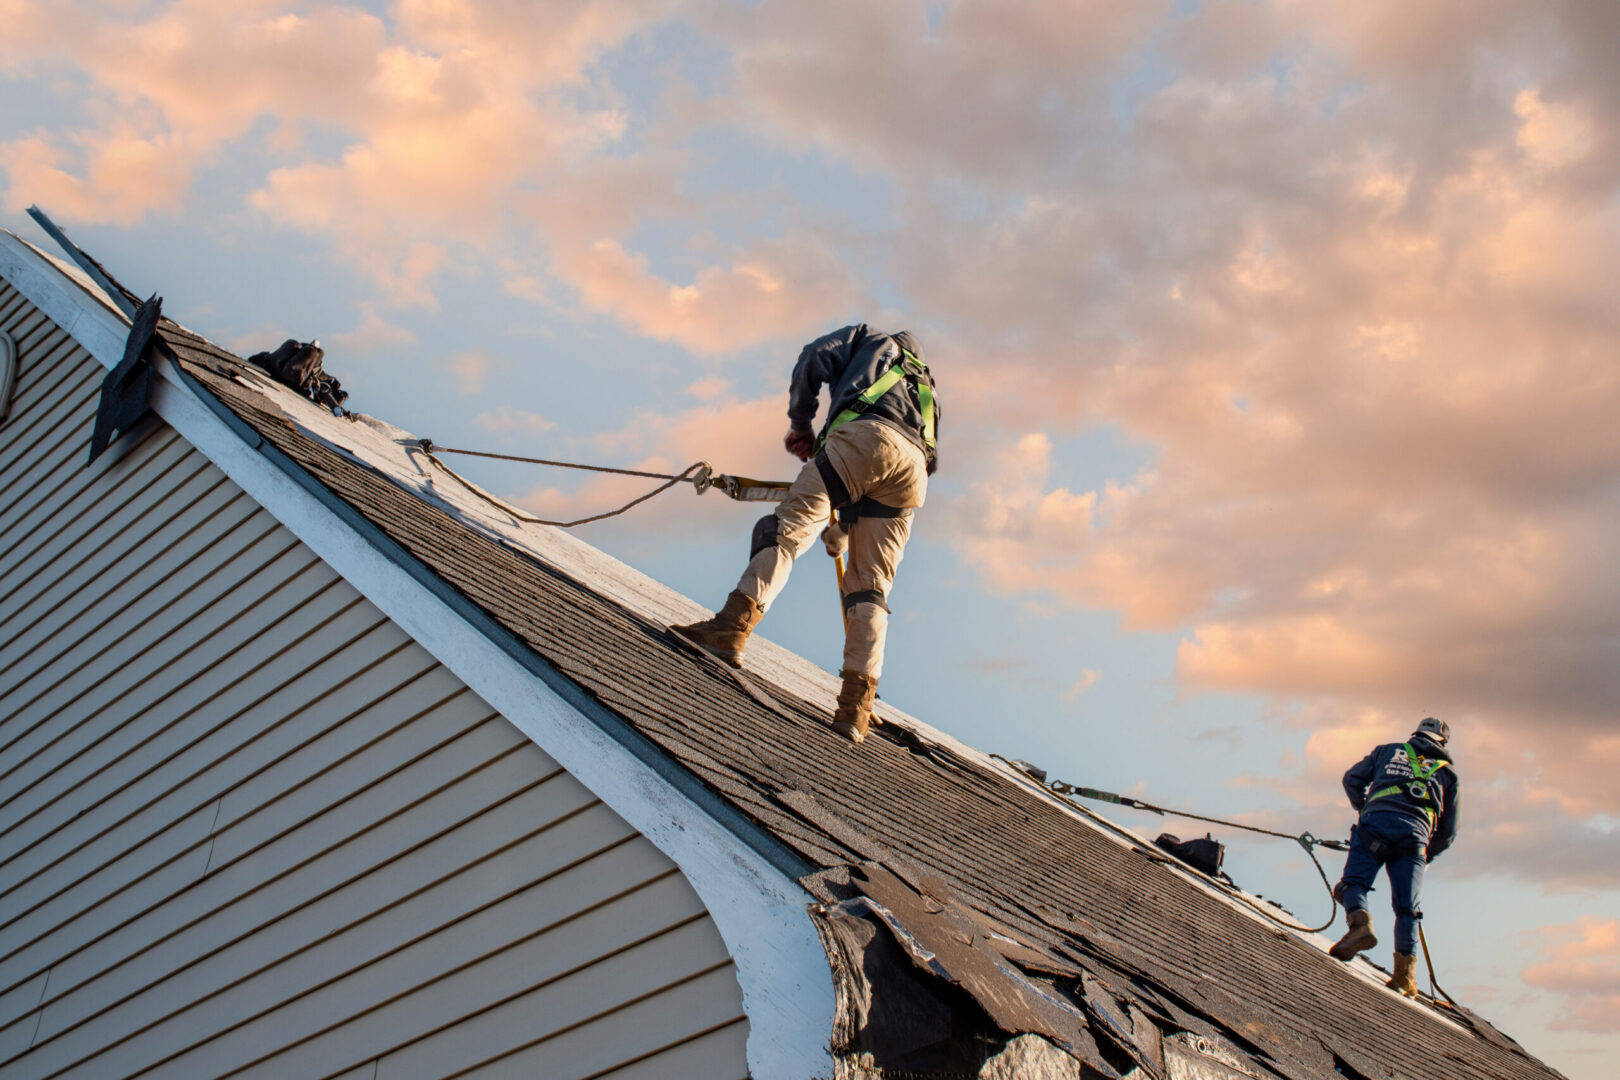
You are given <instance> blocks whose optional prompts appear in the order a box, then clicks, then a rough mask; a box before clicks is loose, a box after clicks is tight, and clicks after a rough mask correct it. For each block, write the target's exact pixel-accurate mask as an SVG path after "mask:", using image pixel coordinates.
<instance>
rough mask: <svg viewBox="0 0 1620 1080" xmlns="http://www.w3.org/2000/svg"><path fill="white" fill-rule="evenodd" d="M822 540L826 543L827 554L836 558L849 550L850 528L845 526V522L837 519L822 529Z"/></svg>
mask: <svg viewBox="0 0 1620 1080" xmlns="http://www.w3.org/2000/svg"><path fill="white" fill-rule="evenodd" d="M821 542H822V543H823V544H824V545H826V548H827V554H828V555H831V556H832V557H833V558H835V559H836V558H838V556H840V555H842V554H843V553H844V552H846V551H848V550H849V530H847V529H845V528H844V523H843V522H841V521H835V522H833V523H832V524H831V525H829V526H827V527H826V528H825V529H822V530H821Z"/></svg>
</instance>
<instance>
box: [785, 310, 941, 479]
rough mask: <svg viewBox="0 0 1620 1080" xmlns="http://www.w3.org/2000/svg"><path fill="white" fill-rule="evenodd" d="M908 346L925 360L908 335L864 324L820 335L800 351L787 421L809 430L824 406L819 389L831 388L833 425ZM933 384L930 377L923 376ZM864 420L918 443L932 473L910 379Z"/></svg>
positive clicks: (936, 438) (875, 405)
mask: <svg viewBox="0 0 1620 1080" xmlns="http://www.w3.org/2000/svg"><path fill="white" fill-rule="evenodd" d="M902 347H904V348H906V349H909V350H910V351H911V354H912V355H913V356H915V357H917V359H919V360H922V359H924V358H923V354H922V349H921V348H919V347H918V345H917V341H916V339H915V338H913V337H912V336H911V334H910V333H909V332H908V331H905V330H902V331H900V332H899V333H896V334H886V333H884V332H883V331H881V330H873V329H872V328H871V327H869V326H867V325H866V324H865V323H862V324H861V325H859V326H846V327H844V328H843V329H842V330H834V331H833V332H832V333H830V334H827V335H826V336H824V337H819V338H817V339H816V340H814V341H812V342H811V343H810V344H808V345H806V346H805V347H804V349H803V351H801V352H800V353H799V362H798V363H797V364H795V365H794V366H793V381H792V382H791V383H790V384H789V386H788V421H789V423H791V424H792V425H793V427H794V428H796V429H798V430H800V431H808V430H809V429H810V425H811V421H813V420H815V418H816V412H817V410H818V409H819V408H820V405H821V401H820V398H821V388H822V386H824V385H827V386H830V387H831V388H832V408H831V409H830V410H829V411H828V413H827V419H828V420H829V421H830V420H831V419H832V418H833V417H835V416H837V415H838V414H839V413H841V412H843V411H844V410H845V409H847V408H848V407H849V406H850V405H852V404H853V403H854V402H855V400H856V399H857V398H859V397H860V396H861V394H862V392H864V391H865V390H866V388H867V387H869V386H871V385H872V384H873V383H875V382H877V380H878V379H879V378H880V377H881V376H882V375H883V373H884V372H885V371H887V370H889V366H890V365H891V364H893V363H895V362H896V361H897V360H899V359H900V350H901V348H902ZM924 381H926V382H927V383H928V385H929V386H933V385H934V377H933V375H932V373H930V374H929V375H927V376H925V377H924ZM861 419H863V420H882V421H883V422H885V423H887V424H889V425H890V426H892V427H894V428H896V429H898V430H899V431H900V432H902V433H903V434H904V435H905V436H906V438H908V439H910V440H911V441H912V442H914V443H916V444H917V445H918V446H919V447H920V448H921V449H922V452H923V453H924V454H925V455H926V456H927V458H928V471H929V472H930V473H932V472H933V471H934V466H935V461H936V456H935V453H934V451H933V450H932V449H930V448H929V447H928V446H927V444H926V443H924V441H923V435H922V431H923V421H922V405H921V403H920V402H919V401H918V400H917V386H916V383H914V382H913V381H912V380H910V379H901V380H900V382H899V383H898V384H897V385H896V386H895V387H894V388H893V389H892V390H890V391H889V392H888V393H887V394H884V395H883V396H882V397H881V398H878V400H877V401H875V402H873V404H872V407H871V408H869V409H867V410H866V412H865V414H864V415H863V416H862V417H861ZM934 433H935V434H934V441H935V443H936V444H937V443H938V441H939V397H938V395H935V397H934Z"/></svg>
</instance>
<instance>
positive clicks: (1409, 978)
mask: <svg viewBox="0 0 1620 1080" xmlns="http://www.w3.org/2000/svg"><path fill="white" fill-rule="evenodd" d="M1416 975H1417V957H1415V956H1407V955H1406V954H1405V953H1399V952H1398V953H1396V954H1395V974H1394V976H1393V977H1392V978H1391V979H1390V980H1389V982H1387V983H1385V984H1384V985H1385V986H1387V987H1389V988H1390V989H1391V990H1394V991H1396V992H1398V993H1402V994H1405V995H1406V996H1407V997H1417V979H1416V978H1415V977H1414V976H1416Z"/></svg>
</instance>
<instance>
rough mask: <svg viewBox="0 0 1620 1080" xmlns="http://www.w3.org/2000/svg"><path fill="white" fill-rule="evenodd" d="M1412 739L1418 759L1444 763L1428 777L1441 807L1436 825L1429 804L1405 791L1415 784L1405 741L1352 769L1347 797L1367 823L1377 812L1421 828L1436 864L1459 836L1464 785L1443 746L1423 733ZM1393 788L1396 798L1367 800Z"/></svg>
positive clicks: (1346, 783) (1376, 752)
mask: <svg viewBox="0 0 1620 1080" xmlns="http://www.w3.org/2000/svg"><path fill="white" fill-rule="evenodd" d="M1410 741H1411V743H1412V749H1413V750H1416V751H1417V754H1418V757H1420V758H1427V759H1429V760H1431V761H1433V760H1436V759H1439V760H1443V761H1445V763H1446V764H1445V765H1444V766H1442V767H1441V768H1440V769H1437V770H1436V771H1435V772H1434V774H1433V775H1432V776H1431V777H1430V778H1429V789H1430V791H1431V792H1433V794H1434V797H1435V799H1436V801H1438V803H1439V804H1440V806H1439V810H1438V812H1437V813H1436V815H1435V817H1434V820H1433V821H1432V822H1431V820H1430V818H1429V814H1428V810H1429V807H1428V806H1427V804H1426V803H1425V802H1423V801H1421V800H1418V799H1414V798H1413V797H1412V796H1411V795H1410V794H1409V793H1408V792H1407V785H1408V784H1410V783H1411V782H1412V767H1411V766H1410V765H1409V764H1407V762H1406V750H1405V743H1385V744H1384V745H1382V746H1379V747H1376V748H1375V749H1374V750H1373V752H1372V753H1370V754H1368V755H1367V756H1366V757H1364V758H1362V759H1361V760H1360V761H1358V762H1357V763H1356V764H1354V765H1352V766H1351V767H1350V771H1349V772H1346V773H1345V774H1344V793H1345V794H1346V795H1348V796H1349V797H1350V805H1351V806H1353V807H1355V808H1356V811H1357V812H1358V813H1360V814H1361V817H1362V820H1363V821H1365V820H1366V819H1367V818H1368V817H1369V816H1370V815H1372V814H1375V813H1376V814H1383V813H1396V814H1400V815H1402V816H1403V817H1407V818H1410V819H1412V820H1414V821H1416V822H1418V823H1419V824H1421V825H1422V834H1423V835H1424V836H1425V837H1426V838H1427V840H1426V842H1427V844H1428V856H1429V858H1430V859H1431V860H1433V859H1435V858H1438V857H1439V855H1440V853H1441V852H1442V851H1444V850H1446V848H1448V847H1450V846H1451V842H1452V841H1453V840H1455V839H1456V838H1457V811H1458V809H1459V807H1460V806H1461V805H1462V790H1461V788H1462V785H1461V781H1459V780H1458V778H1457V770H1456V769H1455V768H1453V766H1452V764H1451V755H1450V754H1449V753H1448V752H1447V751H1446V750H1445V749H1444V748H1443V747H1442V746H1440V745H1439V744H1438V743H1436V742H1434V741H1433V740H1432V739H1429V738H1426V737H1424V736H1421V735H1414V736H1413V737H1412V739H1411V740H1410ZM1391 786H1396V787H1398V788H1399V790H1398V791H1397V792H1396V793H1395V794H1393V795H1385V796H1383V797H1382V798H1379V799H1374V800H1372V801H1370V802H1369V801H1368V795H1370V794H1371V793H1372V792H1375V791H1380V790H1382V789H1384V788H1386V787H1391Z"/></svg>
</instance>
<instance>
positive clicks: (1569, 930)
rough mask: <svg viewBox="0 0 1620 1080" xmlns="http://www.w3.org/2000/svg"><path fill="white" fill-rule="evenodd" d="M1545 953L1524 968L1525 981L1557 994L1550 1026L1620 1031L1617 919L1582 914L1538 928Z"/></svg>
mask: <svg viewBox="0 0 1620 1080" xmlns="http://www.w3.org/2000/svg"><path fill="white" fill-rule="evenodd" d="M1537 936H1538V937H1540V938H1541V939H1542V940H1543V942H1544V945H1543V953H1544V955H1545V956H1546V957H1547V959H1545V960H1543V961H1541V962H1540V963H1537V964H1532V965H1530V966H1529V967H1527V968H1525V969H1524V971H1523V973H1522V975H1523V978H1524V981H1525V982H1527V983H1529V984H1530V985H1531V986H1534V987H1538V988H1540V989H1542V990H1550V991H1552V992H1553V993H1555V994H1558V995H1560V997H1561V998H1562V999H1563V1001H1564V1005H1565V1007H1564V1011H1563V1013H1562V1014H1561V1015H1560V1016H1559V1017H1558V1018H1557V1019H1555V1020H1553V1022H1552V1024H1551V1025H1550V1026H1551V1027H1552V1028H1553V1030H1555V1031H1590V1032H1596V1033H1607V1032H1616V1031H1620V919H1600V918H1596V917H1593V916H1587V917H1585V918H1582V919H1580V920H1579V921H1577V922H1575V923H1566V924H1564V925H1561V926H1548V927H1543V928H1542V929H1541V930H1539V931H1537Z"/></svg>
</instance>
